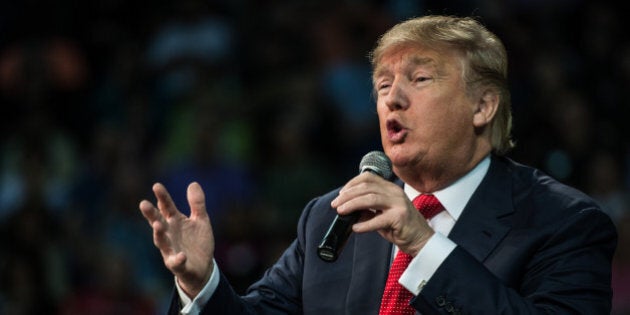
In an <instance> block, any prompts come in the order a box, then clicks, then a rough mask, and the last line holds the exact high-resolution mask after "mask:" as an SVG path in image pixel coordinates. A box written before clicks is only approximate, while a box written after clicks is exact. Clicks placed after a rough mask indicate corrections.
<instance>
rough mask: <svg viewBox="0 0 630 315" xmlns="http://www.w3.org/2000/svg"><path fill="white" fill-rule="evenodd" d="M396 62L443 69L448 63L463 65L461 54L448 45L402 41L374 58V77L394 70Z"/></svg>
mask: <svg viewBox="0 0 630 315" xmlns="http://www.w3.org/2000/svg"><path fill="white" fill-rule="evenodd" d="M394 64H396V65H398V66H403V67H405V66H412V67H413V66H423V67H427V68H431V69H434V70H435V71H443V70H444V69H445V68H446V67H447V66H448V65H452V66H455V67H458V68H459V67H463V65H464V64H463V58H462V57H461V54H460V53H459V52H458V51H457V50H454V49H448V48H447V47H435V46H428V45H422V44H418V43H401V44H398V45H390V46H388V47H386V48H385V49H383V50H381V51H380V52H379V54H378V55H377V56H374V59H373V68H372V78H373V79H374V78H376V77H378V76H380V75H383V74H384V73H386V72H388V71H392V67H393V66H394Z"/></svg>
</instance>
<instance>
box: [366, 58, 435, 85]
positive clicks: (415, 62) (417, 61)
mask: <svg viewBox="0 0 630 315" xmlns="http://www.w3.org/2000/svg"><path fill="white" fill-rule="evenodd" d="M410 65H411V66H424V65H430V66H432V67H434V68H437V62H436V61H435V59H433V58H430V57H422V56H416V55H414V56H411V57H410V58H407V60H405V65H404V67H408V66H410ZM390 72H391V71H389V70H388V69H386V68H385V67H383V66H382V65H378V66H377V67H376V69H375V70H374V74H373V75H372V78H373V79H376V78H378V77H379V76H382V75H385V74H389V73H390Z"/></svg>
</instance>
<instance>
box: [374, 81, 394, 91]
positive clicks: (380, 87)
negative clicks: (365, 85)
mask: <svg viewBox="0 0 630 315" xmlns="http://www.w3.org/2000/svg"><path fill="white" fill-rule="evenodd" d="M390 86H391V84H390V83H389V82H381V83H378V84H377V85H376V90H377V91H379V92H380V91H383V90H386V89H388V88H389V87H390Z"/></svg>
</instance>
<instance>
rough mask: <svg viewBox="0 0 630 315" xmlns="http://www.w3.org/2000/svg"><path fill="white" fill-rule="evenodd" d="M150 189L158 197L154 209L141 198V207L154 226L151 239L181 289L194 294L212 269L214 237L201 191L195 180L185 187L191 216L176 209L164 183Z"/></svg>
mask: <svg viewBox="0 0 630 315" xmlns="http://www.w3.org/2000/svg"><path fill="white" fill-rule="evenodd" d="M153 191H154V193H155V196H156V197H157V200H158V203H157V208H156V207H155V206H153V204H151V203H150V202H148V201H142V202H141V203H140V210H141V211H142V214H143V215H144V217H145V218H146V219H147V220H148V221H149V224H150V225H151V227H152V228H153V242H154V243H155V246H156V247H157V248H158V249H159V250H160V252H161V254H162V258H163V259H164V264H165V265H166V267H167V268H168V269H169V270H171V272H173V274H174V275H175V276H176V277H177V278H178V280H179V282H180V285H181V286H182V288H183V289H184V291H187V293H189V294H191V295H193V296H194V295H196V293H197V292H198V291H200V290H201V288H202V287H203V285H204V284H205V282H206V281H207V279H208V277H209V275H210V272H211V271H212V268H213V266H212V258H213V254H214V236H213V233H212V226H211V224H210V219H209V217H208V214H207V212H206V209H205V197H204V194H203V191H202V190H201V187H200V186H199V185H198V184H197V183H193V184H191V185H190V186H189V187H188V202H189V205H190V210H191V211H190V212H191V215H190V217H187V216H185V215H183V214H182V213H181V212H180V211H178V210H177V208H176V207H175V205H174V203H173V201H172V199H171V197H170V195H169V194H168V192H167V191H166V189H165V188H164V186H162V185H161V184H156V185H154V186H153Z"/></svg>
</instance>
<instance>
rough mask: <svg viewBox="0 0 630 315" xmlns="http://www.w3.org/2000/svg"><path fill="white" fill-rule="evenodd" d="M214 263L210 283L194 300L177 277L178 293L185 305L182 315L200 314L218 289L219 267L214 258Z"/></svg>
mask: <svg viewBox="0 0 630 315" xmlns="http://www.w3.org/2000/svg"><path fill="white" fill-rule="evenodd" d="M212 263H213V264H214V268H212V274H211V275H210V279H209V280H208V283H206V285H205V286H204V287H203V289H201V292H199V294H198V295H197V296H196V297H195V298H194V299H192V300H191V299H190V297H188V295H186V293H185V292H184V290H182V288H181V287H180V286H179V283H177V278H175V287H176V288H177V295H179V300H180V301H181V302H182V306H183V307H182V309H181V311H179V313H180V314H181V315H188V314H199V313H200V312H201V308H202V307H203V306H204V305H206V303H208V300H210V298H211V297H212V295H213V294H214V291H216V289H217V287H218V286H219V278H220V273H219V267H218V266H217V262H216V261H214V259H213V260H212Z"/></svg>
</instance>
